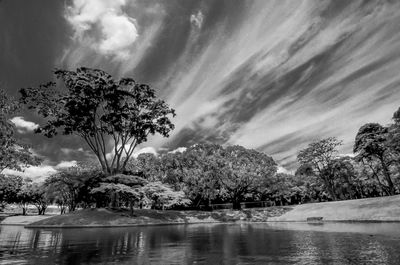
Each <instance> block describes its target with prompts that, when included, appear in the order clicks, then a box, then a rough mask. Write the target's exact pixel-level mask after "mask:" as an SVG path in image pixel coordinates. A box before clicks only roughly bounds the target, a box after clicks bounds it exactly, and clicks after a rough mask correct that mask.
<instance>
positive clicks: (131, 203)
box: [129, 201, 133, 216]
mask: <svg viewBox="0 0 400 265" xmlns="http://www.w3.org/2000/svg"><path fill="white" fill-rule="evenodd" d="M129 209H130V214H131V216H133V201H130V202H129Z"/></svg>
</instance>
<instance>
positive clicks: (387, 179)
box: [380, 157, 395, 195]
mask: <svg viewBox="0 0 400 265" xmlns="http://www.w3.org/2000/svg"><path fill="white" fill-rule="evenodd" d="M380 160H381V165H382V170H383V175H384V176H385V179H386V182H387V183H388V186H389V194H390V195H394V194H395V190H394V185H393V182H392V179H391V178H390V173H389V169H388V168H387V167H386V165H385V162H384V161H383V157H381V159H380Z"/></svg>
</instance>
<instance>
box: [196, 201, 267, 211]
mask: <svg viewBox="0 0 400 265" xmlns="http://www.w3.org/2000/svg"><path fill="white" fill-rule="evenodd" d="M240 206H241V208H264V207H271V206H275V203H274V202H271V201H258V202H241V203H240ZM199 208H200V209H205V208H207V206H206V205H199ZM209 208H211V209H213V210H222V209H232V208H233V203H220V204H218V203H216V204H211V205H210V206H209Z"/></svg>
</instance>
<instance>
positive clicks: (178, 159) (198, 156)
mask: <svg viewBox="0 0 400 265" xmlns="http://www.w3.org/2000/svg"><path fill="white" fill-rule="evenodd" d="M222 150H223V149H222V147H221V146H220V145H213V144H198V145H193V146H191V147H189V148H187V149H186V150H185V151H184V152H183V153H175V154H169V155H168V156H167V157H164V156H163V158H162V160H163V161H165V163H164V165H169V169H168V182H167V183H171V184H172V183H173V182H178V183H179V182H180V183H182V185H181V187H180V190H183V191H184V192H185V194H186V196H188V198H189V199H191V200H192V202H193V204H194V205H195V206H199V204H200V203H203V204H205V207H206V208H208V207H210V204H211V201H212V200H214V199H216V198H217V197H218V196H220V197H222V196H223V194H222V192H221V187H220V183H219V177H218V175H219V173H220V170H221V168H222V166H224V164H223V163H224V160H223V159H221V158H220V157H219V156H218V154H219V152H220V151H222ZM221 163H222V164H221ZM172 185H173V184H172ZM175 187H177V185H175Z"/></svg>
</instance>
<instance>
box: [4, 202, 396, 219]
mask: <svg viewBox="0 0 400 265" xmlns="http://www.w3.org/2000/svg"><path fill="white" fill-rule="evenodd" d="M309 217H322V218H323V221H371V222H374V221H400V195H396V196H390V197H380V198H369V199H361V200H348V201H337V202H324V203H310V204H303V205H296V206H290V207H269V208H261V209H244V210H242V211H232V210H221V211H213V212H201V211H157V210H135V211H134V215H133V216H131V215H130V214H129V211H128V210H116V209H104V208H101V209H85V210H80V211H76V212H73V213H69V214H65V215H57V216H53V217H49V218H46V219H43V220H40V221H31V222H25V224H26V226H27V227H112V226H137V225H161V224H190V223H218V222H238V221H244V222H269V221H272V222H275V221H286V222H287V221H299V222H304V221H306V220H307V218H309ZM21 218H23V217H21ZM7 220H8V218H7V219H5V220H4V221H3V222H6V221H7ZM11 221H12V220H11ZM7 222H8V223H10V220H8V221H7Z"/></svg>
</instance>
